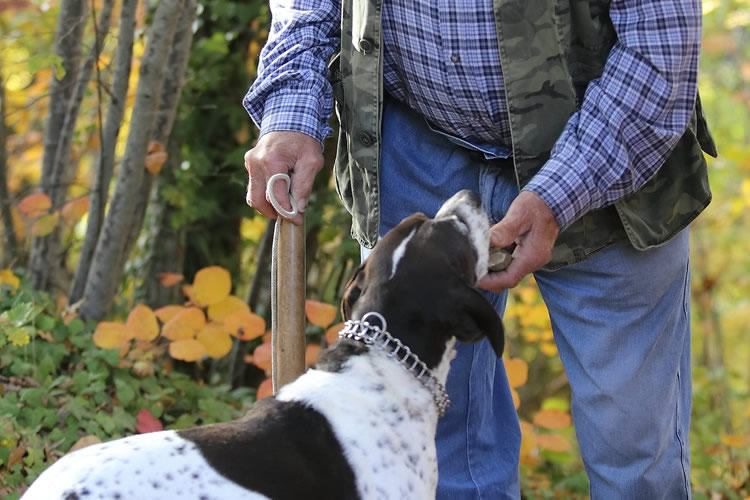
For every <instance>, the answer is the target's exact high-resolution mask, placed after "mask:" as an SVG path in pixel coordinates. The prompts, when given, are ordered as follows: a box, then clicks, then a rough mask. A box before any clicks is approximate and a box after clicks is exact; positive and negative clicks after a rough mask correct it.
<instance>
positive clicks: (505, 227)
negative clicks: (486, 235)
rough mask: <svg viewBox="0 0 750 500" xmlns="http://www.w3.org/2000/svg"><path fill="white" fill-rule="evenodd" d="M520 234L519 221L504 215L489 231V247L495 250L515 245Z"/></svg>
mask: <svg viewBox="0 0 750 500" xmlns="http://www.w3.org/2000/svg"><path fill="white" fill-rule="evenodd" d="M520 234H521V226H520V220H519V219H516V218H515V217H513V216H511V217H508V215H506V216H505V217H504V218H503V219H502V220H501V221H500V222H498V223H497V224H495V225H494V226H492V228H491V229H490V245H492V246H493V247H496V248H505V247H508V246H510V245H512V244H513V243H515V241H516V238H517V237H518V236H519V235H520Z"/></svg>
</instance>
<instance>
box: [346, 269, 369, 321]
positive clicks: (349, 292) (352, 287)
mask: <svg viewBox="0 0 750 500" xmlns="http://www.w3.org/2000/svg"><path fill="white" fill-rule="evenodd" d="M364 270H365V264H364V263H362V264H361V265H360V266H359V267H358V268H357V270H356V271H354V274H353V275H352V277H351V278H349V281H348V282H347V283H346V287H344V296H343V298H342V299H341V317H342V318H344V321H347V320H349V319H351V317H352V308H353V307H354V304H355V303H356V302H357V300H359V297H360V295H362V290H363V288H364V277H365V272H364Z"/></svg>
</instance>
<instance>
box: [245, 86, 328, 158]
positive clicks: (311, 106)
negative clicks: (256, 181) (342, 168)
mask: <svg viewBox="0 0 750 500" xmlns="http://www.w3.org/2000/svg"><path fill="white" fill-rule="evenodd" d="M321 106H322V104H321V102H320V100H319V99H318V98H317V97H315V96H311V95H310V94H309V93H306V92H299V93H297V92H283V93H276V94H272V95H270V96H268V99H266V101H265V104H264V107H263V115H262V118H260V121H261V123H260V124H258V121H257V120H258V117H256V116H253V114H251V117H252V118H253V121H255V124H256V125H258V128H260V135H259V136H258V138H259V139H260V137H263V136H264V135H265V134H267V133H269V132H280V131H285V132H302V133H303V134H307V135H309V136H310V137H312V138H314V139H317V140H318V142H320V145H321V146H323V139H325V138H326V137H328V136H329V135H331V133H332V132H333V131H332V129H331V127H330V126H329V125H328V123H327V121H326V120H325V119H324V118H323V117H324V116H325V113H323V112H322V110H321Z"/></svg>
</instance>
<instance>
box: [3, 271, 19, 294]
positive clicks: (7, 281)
mask: <svg viewBox="0 0 750 500" xmlns="http://www.w3.org/2000/svg"><path fill="white" fill-rule="evenodd" d="M0 285H8V286H9V287H11V288H12V289H13V290H18V287H19V286H21V280H20V279H18V276H16V275H15V274H14V273H13V271H11V270H10V269H0Z"/></svg>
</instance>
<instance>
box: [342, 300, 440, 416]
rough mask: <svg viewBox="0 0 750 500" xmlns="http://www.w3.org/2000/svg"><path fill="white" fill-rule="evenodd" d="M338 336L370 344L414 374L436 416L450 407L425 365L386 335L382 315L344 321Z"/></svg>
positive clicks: (403, 346)
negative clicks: (433, 403) (431, 402)
mask: <svg viewBox="0 0 750 500" xmlns="http://www.w3.org/2000/svg"><path fill="white" fill-rule="evenodd" d="M368 318H375V319H377V320H378V321H379V322H380V326H377V325H373V324H371V323H370V321H368ZM339 337H340V338H346V339H351V340H355V341H357V342H363V343H364V344H367V345H373V346H376V347H379V348H380V349H383V350H384V351H386V353H387V354H388V356H389V357H391V358H393V359H395V360H396V361H398V362H399V364H401V365H402V366H403V367H404V368H406V369H407V370H408V371H409V372H410V373H411V374H412V375H414V376H415V377H416V378H417V380H419V382H420V383H421V384H422V385H423V386H425V387H426V388H427V389H428V390H429V391H430V392H431V393H432V399H433V400H434V401H435V406H437V410H438V415H439V416H441V417H442V416H443V415H445V411H446V410H447V409H448V407H449V406H450V404H451V400H450V398H449V397H448V393H447V392H445V387H443V384H441V383H440V381H439V380H438V379H437V378H436V377H435V376H434V375H433V374H432V371H431V370H430V369H429V368H427V365H426V364H424V362H423V361H422V360H421V359H419V358H418V357H417V355H416V354H414V353H412V352H411V349H409V347H407V346H405V345H404V344H402V343H401V341H400V340H399V339H397V338H395V337H393V336H391V334H390V333H388V331H387V324H386V322H385V318H384V317H383V315H382V314H380V313H377V312H369V313H367V314H365V315H364V316H362V319H360V320H351V319H350V320H348V321H346V323H344V328H343V329H342V330H341V331H340V332H339Z"/></svg>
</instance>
